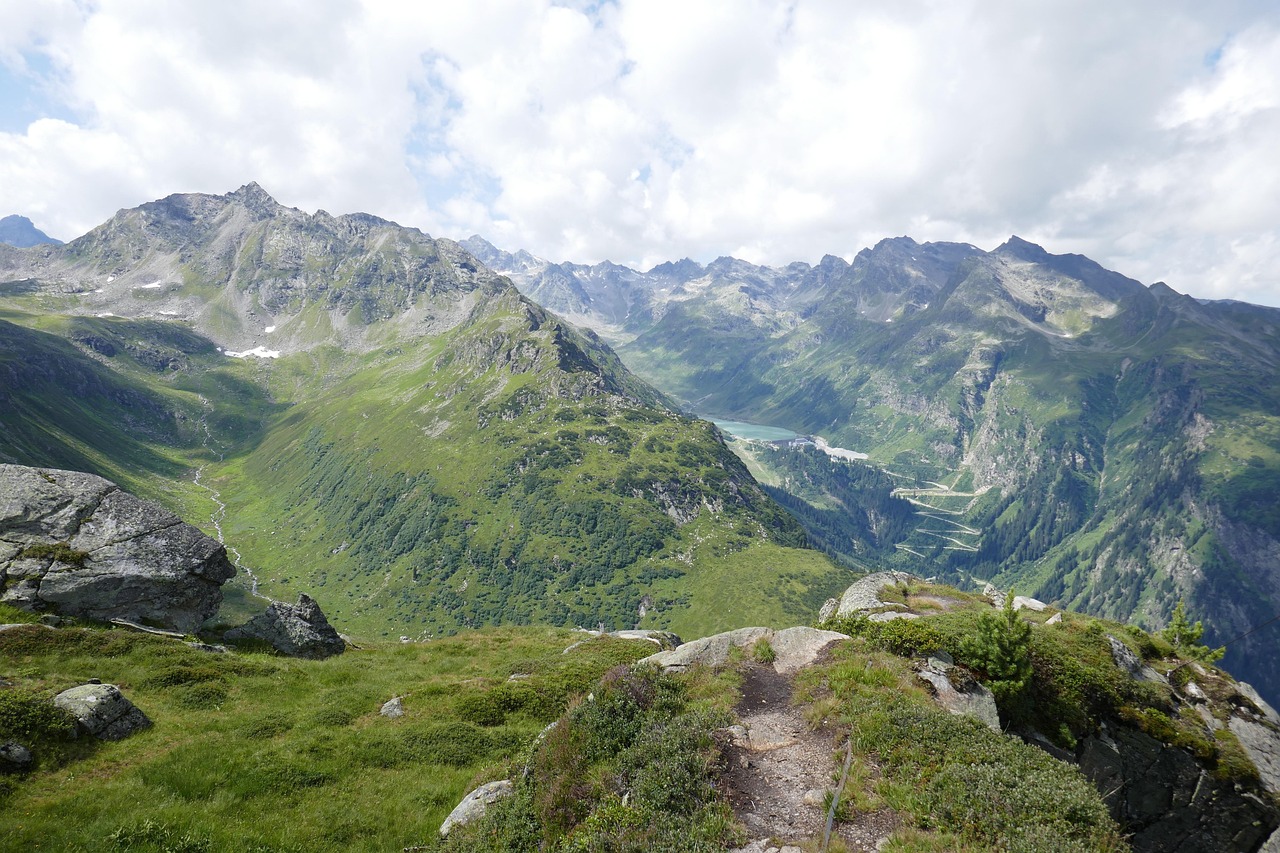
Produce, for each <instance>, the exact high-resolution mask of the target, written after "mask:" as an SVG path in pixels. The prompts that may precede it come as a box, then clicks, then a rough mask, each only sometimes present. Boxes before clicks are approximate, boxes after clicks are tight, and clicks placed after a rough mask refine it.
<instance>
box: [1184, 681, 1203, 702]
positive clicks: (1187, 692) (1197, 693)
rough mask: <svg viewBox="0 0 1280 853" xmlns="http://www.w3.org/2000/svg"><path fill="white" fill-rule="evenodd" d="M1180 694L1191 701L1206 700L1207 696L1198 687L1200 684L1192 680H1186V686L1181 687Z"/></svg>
mask: <svg viewBox="0 0 1280 853" xmlns="http://www.w3.org/2000/svg"><path fill="white" fill-rule="evenodd" d="M1182 695H1183V696H1186V697H1187V698H1188V699H1190V700H1191V701H1192V702H1208V701H1209V697H1208V696H1206V695H1205V693H1204V691H1203V690H1201V689H1200V685H1199V684H1196V683H1195V682H1194V681H1188V682H1187V686H1186V687H1183V688H1182Z"/></svg>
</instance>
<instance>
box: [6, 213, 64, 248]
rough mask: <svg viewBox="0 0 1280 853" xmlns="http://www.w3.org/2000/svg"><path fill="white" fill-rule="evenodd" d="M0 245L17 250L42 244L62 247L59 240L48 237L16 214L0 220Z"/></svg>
mask: <svg viewBox="0 0 1280 853" xmlns="http://www.w3.org/2000/svg"><path fill="white" fill-rule="evenodd" d="M0 243H5V244H8V245H10V246H17V247H19V248H27V247H29V246H39V245H40V244H42V243H48V244H50V245H52V246H61V245H62V241H61V240H56V239H54V238H53V237H50V236H49V235H48V234H46V233H44V232H43V231H41V230H40V229H39V228H37V227H36V226H35V225H33V224H32V222H31V220H30V219H28V218H27V217H25V216H18V215H17V214H14V215H11V216H6V217H4V218H3V219H0Z"/></svg>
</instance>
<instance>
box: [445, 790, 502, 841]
mask: <svg viewBox="0 0 1280 853" xmlns="http://www.w3.org/2000/svg"><path fill="white" fill-rule="evenodd" d="M512 790H513V786H512V784H511V781H510V780H508V779H500V780H498V781H497V782H487V783H485V784H484V785H481V786H480V787H479V788H476V789H475V790H474V791H472V792H471V793H470V794H467V795H466V796H465V797H463V798H462V802H460V803H458V804H457V805H456V806H454V808H453V811H451V812H449V816H448V817H447V818H445V819H444V823H442V824H440V834H441V835H442V836H444V835H448V834H449V832H450V831H451V830H452V829H453V828H454V827H455V826H463V825H465V824H468V823H471V821H473V820H477V819H478V818H481V817H483V816H484V813H485V812H486V811H488V810H489V806H491V805H493V804H494V803H496V802H497V801H498V800H500V799H502V798H503V797H505V796H507V795H509V794H510V793H511V792H512Z"/></svg>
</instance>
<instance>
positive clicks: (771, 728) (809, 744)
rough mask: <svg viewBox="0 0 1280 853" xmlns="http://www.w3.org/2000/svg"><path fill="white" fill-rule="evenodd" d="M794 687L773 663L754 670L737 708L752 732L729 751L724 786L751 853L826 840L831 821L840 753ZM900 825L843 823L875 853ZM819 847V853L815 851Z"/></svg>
mask: <svg viewBox="0 0 1280 853" xmlns="http://www.w3.org/2000/svg"><path fill="white" fill-rule="evenodd" d="M792 692H793V683H792V680H791V678H789V677H788V676H785V675H781V674H779V673H778V672H776V671H775V670H774V668H773V667H772V666H769V665H767V664H757V663H752V664H749V665H748V666H747V668H746V670H745V671H744V673H743V683H742V698H741V700H739V702H738V705H737V707H736V708H735V710H736V711H737V714H738V719H739V720H740V721H741V724H742V725H743V726H744V727H745V728H746V730H747V736H746V737H745V738H742V737H738V738H735V739H734V741H733V742H732V743H731V744H729V745H728V746H727V748H726V749H725V757H726V759H727V763H728V769H727V770H726V772H725V774H724V777H723V782H724V784H725V787H726V789H727V791H728V797H729V804H730V805H731V806H732V807H733V811H734V814H735V815H736V816H737V818H738V820H740V821H742V823H743V825H744V826H746V828H747V833H748V837H749V838H750V839H751V840H752V843H751V844H748V845H747V847H745V848H742V849H744V850H748V851H765V850H769V849H775V848H776V847H778V846H782V845H787V844H791V845H799V844H801V843H805V842H815V841H816V842H820V841H821V839H822V834H823V829H824V827H825V825H826V820H827V809H826V804H825V793H826V792H827V791H829V790H833V789H834V788H835V787H836V783H837V781H838V779H839V774H840V768H839V767H838V766H836V761H835V755H836V751H837V750H838V749H839V748H840V744H838V743H837V742H836V735H835V732H833V731H832V730H830V729H827V728H825V727H824V728H820V729H816V730H815V729H813V728H811V727H810V726H809V724H808V722H806V720H805V718H804V715H803V714H802V712H801V709H800V708H799V707H797V706H795V705H793V704H792ZM896 826H897V820H896V819H895V818H894V816H893V814H892V813H891V812H888V811H879V812H872V813H869V814H858V815H856V816H855V817H854V819H853V820H852V821H849V822H845V823H837V824H836V827H835V830H834V832H833V835H839V836H840V838H841V839H842V840H843V841H844V843H845V845H846V847H847V848H848V849H849V850H856V851H873V850H877V849H878V847H879V845H882V844H883V842H884V840H885V839H886V838H888V836H889V835H890V834H891V833H892V832H893V830H894V829H895V828H896ZM813 849H816V848H813Z"/></svg>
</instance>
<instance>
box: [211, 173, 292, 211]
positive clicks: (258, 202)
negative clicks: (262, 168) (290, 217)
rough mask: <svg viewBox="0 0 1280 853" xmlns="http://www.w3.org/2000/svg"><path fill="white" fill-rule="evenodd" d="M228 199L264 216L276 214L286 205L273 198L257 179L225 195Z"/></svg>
mask: <svg viewBox="0 0 1280 853" xmlns="http://www.w3.org/2000/svg"><path fill="white" fill-rule="evenodd" d="M223 197H224V198H225V199H227V201H230V202H233V203H236V204H240V205H243V206H244V207H246V208H248V209H249V210H251V211H253V212H254V213H258V214H260V215H262V216H274V215H275V214H276V213H278V212H279V211H280V210H281V209H282V208H283V207H284V206H283V205H282V204H280V202H278V201H276V200H275V199H274V198H272V196H271V194H270V193H268V192H267V191H266V190H264V189H263V188H262V187H261V185H259V184H258V182H257V181H250V182H249V183H247V184H245V185H244V186H242V187H241V188H240V189H238V190H236V191H234V192H229V193H227V194H226V195H225V196H223Z"/></svg>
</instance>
